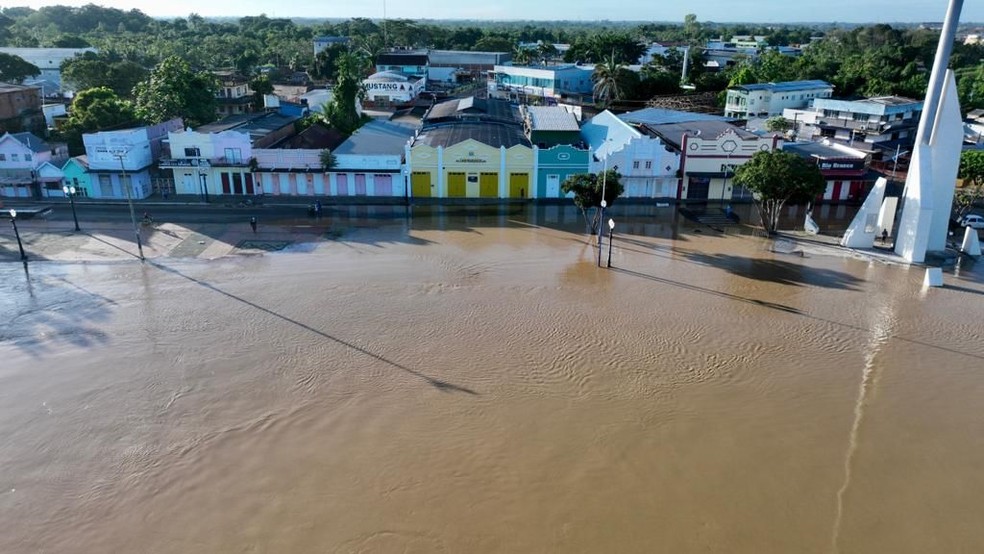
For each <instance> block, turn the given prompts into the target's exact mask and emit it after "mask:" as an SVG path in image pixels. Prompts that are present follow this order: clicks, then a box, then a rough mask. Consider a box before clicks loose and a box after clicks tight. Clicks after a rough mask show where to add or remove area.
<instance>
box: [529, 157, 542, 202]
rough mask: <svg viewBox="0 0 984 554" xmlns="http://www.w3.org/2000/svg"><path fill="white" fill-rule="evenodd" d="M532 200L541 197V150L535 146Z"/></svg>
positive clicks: (531, 182)
mask: <svg viewBox="0 0 984 554" xmlns="http://www.w3.org/2000/svg"><path fill="white" fill-rule="evenodd" d="M530 188H532V189H533V190H531V191H530V198H539V197H540V148H539V147H538V146H537V145H535V144H534V145H533V174H532V175H530Z"/></svg>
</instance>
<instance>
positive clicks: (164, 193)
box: [162, 189, 167, 202]
mask: <svg viewBox="0 0 984 554" xmlns="http://www.w3.org/2000/svg"><path fill="white" fill-rule="evenodd" d="M162 194H163V195H164V201H165V202H166V201H167V189H164V192H163V193H162Z"/></svg>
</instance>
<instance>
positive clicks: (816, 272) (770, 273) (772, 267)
mask: <svg viewBox="0 0 984 554" xmlns="http://www.w3.org/2000/svg"><path fill="white" fill-rule="evenodd" d="M681 253H682V254H683V255H684V256H686V257H687V259H689V260H691V261H693V262H695V263H699V264H701V265H706V266H711V267H716V268H718V269H723V270H725V271H727V272H728V273H731V274H733V275H738V276H741V277H746V278H748V279H755V280H756V281H768V282H770V283H778V284H780V285H792V286H798V287H799V286H804V285H812V286H817V287H824V288H834V289H844V290H852V291H856V290H859V289H858V287H857V284H858V283H860V282H861V279H858V278H857V277H855V276H853V275H851V274H849V273H844V272H841V271H833V270H830V269H822V268H816V267H806V266H803V265H801V264H796V263H791V262H786V261H782V260H764V259H759V258H746V257H744V256H733V255H730V254H705V253H702V252H681Z"/></svg>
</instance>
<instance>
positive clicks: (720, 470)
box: [0, 206, 984, 554]
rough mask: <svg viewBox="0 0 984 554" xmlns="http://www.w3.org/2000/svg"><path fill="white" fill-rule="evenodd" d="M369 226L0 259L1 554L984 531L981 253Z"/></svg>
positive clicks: (545, 225) (542, 219)
mask: <svg viewBox="0 0 984 554" xmlns="http://www.w3.org/2000/svg"><path fill="white" fill-rule="evenodd" d="M360 209H361V208H353V210H355V211H358V210H360ZM615 213H616V214H618V212H615ZM363 216H365V214H364V213H361V214H360V213H353V214H351V217H350V218H340V219H339V221H338V225H340V226H341V227H342V228H343V229H344V231H343V232H339V236H338V239H337V240H333V241H328V242H324V243H319V244H317V247H311V248H305V247H303V245H301V246H298V247H296V248H288V249H287V250H288V251H285V252H277V253H273V254H266V255H262V256H232V257H226V258H221V259H217V260H212V261H207V260H199V259H181V258H162V259H158V260H154V261H148V262H147V263H146V264H143V265H141V264H139V263H136V262H131V261H126V262H122V261H121V262H106V263H98V264H82V263H53V262H44V263H34V264H32V265H30V267H29V274H25V272H24V269H23V268H22V267H21V265H20V264H17V263H3V264H0V314H2V315H3V317H2V320H0V360H3V361H2V362H0V521H3V522H4V525H3V527H4V531H3V532H2V533H0V552H4V553H22V552H23V553H33V552H58V553H76V552H78V553H91V552H152V553H186V552H217V553H233V552H237V553H238V552H325V553H348V552H366V553H369V552H371V553H376V552H380V553H434V552H448V553H452V552H474V553H477V552H585V553H594V552H640V553H642V552H721V553H759V554H761V553H789V552H799V553H836V552H842V553H853V552H858V553H860V552H864V553H871V552H890V553H903V552H912V553H925V552H970V551H976V550H978V549H979V548H980V545H981V544H984V526H982V525H981V524H980V522H981V520H982V518H984V472H982V471H981V468H982V467H984V411H982V410H981V409H980V399H981V398H982V397H984V309H982V307H984V296H982V295H984V267H982V265H984V264H978V265H977V267H967V266H964V267H963V268H961V270H960V271H958V274H957V275H954V273H953V272H952V271H951V272H949V273H947V274H946V275H945V281H946V284H947V287H946V288H942V289H933V290H928V291H923V290H922V288H921V283H922V278H923V272H922V270H921V269H919V268H911V269H909V268H906V267H904V266H893V265H887V264H883V263H878V262H869V261H864V260H859V259H852V258H849V257H836V256H819V255H811V254H809V253H806V254H805V255H799V254H781V253H774V252H772V251H770V243H769V242H768V241H766V240H764V239H761V238H757V237H753V236H741V235H730V234H729V235H727V236H721V235H719V234H715V233H712V232H709V231H703V232H693V230H689V231H687V232H681V231H680V230H679V229H678V228H677V227H675V226H671V225H668V224H660V223H652V222H650V221H648V220H646V219H644V218H632V217H627V218H626V219H627V221H624V220H623V222H622V223H620V224H619V226H618V227H617V228H616V230H615V233H616V235H615V247H614V250H613V258H612V263H613V266H614V267H613V268H612V269H610V270H606V269H599V268H598V267H596V262H597V250H596V249H595V248H593V244H594V243H593V239H588V238H587V237H586V236H585V235H584V234H583V233H581V232H580V231H582V230H583V223H581V222H580V221H579V220H578V219H577V217H579V215H577V214H575V213H574V211H573V210H570V209H569V208H568V207H566V206H565V207H557V206H554V207H547V208H541V209H538V210H537V211H536V212H535V213H534V214H532V215H526V214H525V213H524V214H522V215H521V216H518V215H516V214H511V213H496V214H493V215H490V216H489V215H482V214H481V213H476V214H468V213H465V214H457V215H455V214H451V215H439V216H438V215H433V214H429V215H428V216H427V217H423V218H417V217H414V218H413V219H411V220H402V219H386V218H381V219H372V218H366V217H363ZM616 217H620V216H619V215H616ZM589 243H590V244H589ZM606 248H607V238H606ZM604 253H605V256H606V257H607V250H605V252H604Z"/></svg>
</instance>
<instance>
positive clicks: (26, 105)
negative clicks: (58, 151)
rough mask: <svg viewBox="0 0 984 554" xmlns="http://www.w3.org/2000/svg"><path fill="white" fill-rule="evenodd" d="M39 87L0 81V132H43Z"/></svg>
mask: <svg viewBox="0 0 984 554" xmlns="http://www.w3.org/2000/svg"><path fill="white" fill-rule="evenodd" d="M45 127H46V123H45V117H44V111H43V110H42V102H41V89H40V88H38V87H33V86H27V85H14V84H11V83H0V133H20V132H23V131H26V132H29V133H44V130H45Z"/></svg>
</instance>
